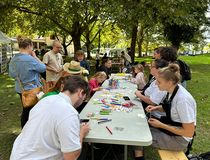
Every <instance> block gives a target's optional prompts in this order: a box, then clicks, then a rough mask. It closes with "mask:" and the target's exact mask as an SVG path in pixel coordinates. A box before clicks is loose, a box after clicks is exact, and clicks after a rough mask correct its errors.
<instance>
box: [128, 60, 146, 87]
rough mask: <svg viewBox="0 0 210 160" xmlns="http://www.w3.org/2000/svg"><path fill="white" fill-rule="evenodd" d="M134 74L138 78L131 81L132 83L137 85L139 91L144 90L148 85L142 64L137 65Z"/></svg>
mask: <svg viewBox="0 0 210 160" xmlns="http://www.w3.org/2000/svg"><path fill="white" fill-rule="evenodd" d="M134 73H135V74H136V76H135V77H134V78H132V79H131V82H132V83H135V84H137V88H138V90H142V89H143V88H144V86H145V85H146V82H145V79H144V67H143V66H142V65H141V64H137V65H135V66H134Z"/></svg>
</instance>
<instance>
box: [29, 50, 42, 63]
mask: <svg viewBox="0 0 210 160" xmlns="http://www.w3.org/2000/svg"><path fill="white" fill-rule="evenodd" d="M30 55H31V56H32V57H33V58H35V59H36V60H37V61H38V62H39V63H43V62H42V61H41V60H40V59H39V58H38V57H37V56H36V53H35V52H34V51H31V53H30Z"/></svg>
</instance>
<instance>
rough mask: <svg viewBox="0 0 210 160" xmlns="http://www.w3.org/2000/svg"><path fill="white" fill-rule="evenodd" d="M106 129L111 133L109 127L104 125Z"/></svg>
mask: <svg viewBox="0 0 210 160" xmlns="http://www.w3.org/2000/svg"><path fill="white" fill-rule="evenodd" d="M106 129H107V130H108V131H109V133H110V134H112V131H111V130H110V129H109V127H107V126H106Z"/></svg>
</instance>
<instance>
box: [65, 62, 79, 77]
mask: <svg viewBox="0 0 210 160" xmlns="http://www.w3.org/2000/svg"><path fill="white" fill-rule="evenodd" d="M63 70H64V71H66V72H68V73H70V74H79V73H81V72H82V67H80V63H79V62H76V61H71V62H70V63H65V64H64V65H63Z"/></svg>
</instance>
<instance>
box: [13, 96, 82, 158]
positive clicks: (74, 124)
mask: <svg viewBox="0 0 210 160" xmlns="http://www.w3.org/2000/svg"><path fill="white" fill-rule="evenodd" d="M79 134H80V122H79V115H78V112H77V111H76V110H75V108H74V107H73V106H72V105H71V100H70V98H69V97H68V96H67V95H65V94H63V93H59V94H58V95H51V96H48V97H45V98H43V99H42V100H41V101H39V102H38V103H37V105H35V106H34V107H33V109H32V110H31V111H30V115H29V120H28V122H27V123H26V125H25V126H24V128H23V130H22V132H21V133H20V135H19V136H18V137H17V139H16V140H15V142H14V145H13V149H12V153H11V157H10V160H26V159H27V160H29V159H30V160H41V159H43V160H44V159H45V160H63V153H67V152H73V151H76V150H80V149H81V144H80V136H79Z"/></svg>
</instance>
